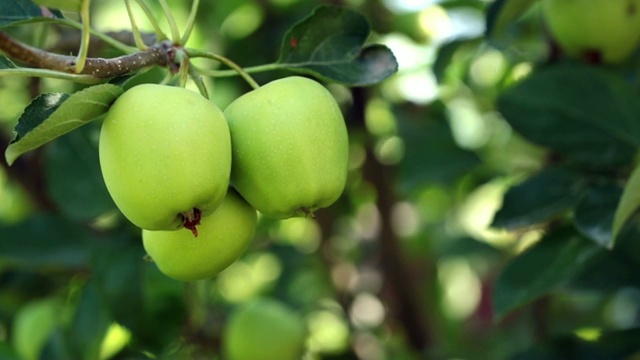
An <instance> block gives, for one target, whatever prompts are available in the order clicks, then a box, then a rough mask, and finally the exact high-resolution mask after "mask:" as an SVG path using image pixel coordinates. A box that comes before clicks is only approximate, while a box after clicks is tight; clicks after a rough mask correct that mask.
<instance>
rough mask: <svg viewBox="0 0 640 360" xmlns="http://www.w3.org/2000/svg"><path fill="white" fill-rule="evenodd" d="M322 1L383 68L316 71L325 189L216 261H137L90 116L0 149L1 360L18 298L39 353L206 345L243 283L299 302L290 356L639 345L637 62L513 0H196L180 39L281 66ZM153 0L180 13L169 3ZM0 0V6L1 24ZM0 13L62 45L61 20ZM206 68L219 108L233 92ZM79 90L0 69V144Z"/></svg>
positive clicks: (117, 9) (575, 354)
mask: <svg viewBox="0 0 640 360" xmlns="http://www.w3.org/2000/svg"><path fill="white" fill-rule="evenodd" d="M93 3H94V4H93V9H92V14H93V18H92V23H93V26H94V27H96V28H100V29H113V30H114V31H118V30H122V29H129V27H130V25H129V23H128V20H127V17H126V15H125V14H126V12H125V9H124V6H123V4H121V2H112V1H94V2H93ZM323 3H325V4H326V3H334V4H335V3H337V4H339V5H345V6H348V7H350V8H353V9H356V10H358V11H360V12H362V13H363V14H364V15H365V16H366V17H367V18H368V19H369V21H370V25H371V29H372V30H373V34H372V36H371V37H370V38H369V41H374V42H376V43H380V44H384V45H386V46H388V47H389V48H390V49H391V50H392V51H393V53H394V55H395V57H396V59H397V61H398V63H399V71H398V73H397V74H396V75H394V76H393V77H391V78H389V79H388V80H385V81H384V82H382V83H380V84H377V85H374V86H367V87H353V88H349V87H346V86H344V85H339V84H335V83H331V84H328V87H329V89H330V90H331V91H332V92H333V94H334V95H335V96H336V99H337V100H338V102H339V103H340V105H341V107H342V109H343V111H344V113H345V118H346V121H347V125H348V129H349V133H350V141H351V145H350V146H351V147H350V169H349V182H348V185H347V189H346V191H345V193H344V195H343V196H342V198H341V199H340V200H339V201H338V203H336V204H334V205H333V206H332V207H330V208H328V209H324V210H322V211H319V212H318V213H317V219H315V220H311V219H304V218H297V219H290V220H286V221H272V220H268V219H265V218H262V219H261V220H260V223H259V229H258V232H257V235H256V238H255V240H254V242H253V244H252V245H251V247H250V249H249V251H248V252H247V253H246V254H245V255H244V256H243V257H242V258H241V259H240V260H239V261H238V262H236V263H235V264H234V265H233V266H231V267H230V268H229V269H227V270H226V271H224V272H223V273H222V274H220V275H219V276H218V277H216V278H214V279H210V280H206V281H199V282H195V283H187V284H185V283H180V282H177V281H174V280H171V279H169V278H166V277H164V276H163V275H162V274H160V273H159V272H158V270H157V269H156V267H155V265H154V264H153V263H149V262H145V261H143V257H144V250H143V249H142V244H141V239H140V232H139V230H138V229H136V228H134V227H133V226H132V225H130V224H129V223H128V222H127V221H126V220H125V219H124V218H123V217H122V216H121V215H120V214H119V212H118V211H117V209H116V208H115V206H114V204H113V203H112V201H111V199H110V197H109V195H108V193H107V191H106V188H105V186H104V183H103V181H102V177H101V173H100V168H99V164H98V158H97V156H98V155H97V135H98V131H99V122H95V123H91V124H89V125H85V126H83V127H81V128H79V129H77V130H75V131H72V132H70V133H68V134H66V135H64V136H62V137H60V138H58V139H56V140H55V141H53V142H51V143H49V144H47V145H46V146H44V147H41V148H38V149H36V150H34V151H30V152H27V153H26V154H25V155H23V156H21V157H20V158H19V159H18V160H16V162H15V163H14V164H13V165H12V166H11V167H8V166H7V164H6V163H3V164H2V165H3V167H0V289H1V291H0V357H1V358H3V359H18V358H19V357H18V355H17V354H16V352H15V346H16V338H17V334H18V333H19V332H20V331H22V330H20V329H19V328H17V326H16V324H17V323H18V321H17V319H18V318H20V317H29V316H32V317H34V318H35V319H36V320H33V321H35V322H36V323H37V324H38V325H39V326H38V327H37V328H38V329H40V331H39V332H42V335H41V336H40V335H38V333H39V332H37V333H36V332H33V333H32V334H31V336H30V338H31V340H32V341H34V342H37V341H41V342H42V343H44V344H45V345H44V352H43V354H42V356H41V358H46V359H49V358H51V359H54V358H67V359H97V358H99V359H108V358H111V359H131V358H136V359H137V358H194V359H199V358H212V357H215V356H216V354H218V352H219V345H220V334H221V331H222V329H223V328H224V326H225V321H226V319H227V318H228V317H229V315H230V314H231V313H233V311H234V309H236V308H237V306H238V305H240V304H242V303H244V302H246V301H248V300H250V299H252V298H255V297H259V296H266V297H273V298H276V299H279V300H281V301H283V302H285V303H287V304H289V305H290V306H291V307H292V308H294V309H295V310H296V311H298V312H299V313H300V314H302V315H303V316H304V318H305V321H306V324H307V326H308V329H309V338H308V341H307V345H308V354H307V356H308V358H309V359H353V358H359V359H367V360H369V359H372V360H373V359H424V358H428V359H453V358H462V359H619V358H629V357H632V356H633V355H634V354H636V356H638V354H639V353H640V326H639V325H640V324H639V319H640V317H639V309H640V307H639V304H640V291H639V289H640V278H638V275H637V274H639V273H640V244H638V239H639V237H638V235H639V234H638V227H637V220H636V219H635V217H634V214H635V211H636V209H637V206H638V201H639V200H637V199H634V194H637V187H638V186H640V185H638V183H639V182H640V174H636V173H634V172H633V170H634V166H635V159H636V154H637V148H638V145H639V144H640V125H639V124H640V122H639V118H640V105H638V104H640V102H638V101H637V100H638V96H639V95H638V90H639V87H638V67H637V64H638V60H639V59H638V56H634V57H633V58H632V59H630V60H629V62H628V63H625V64H621V65H618V66H615V67H614V66H603V65H593V64H585V63H582V62H580V61H577V60H567V59H564V58H563V57H562V56H560V57H558V56H554V53H553V51H552V47H551V46H550V45H549V40H548V39H547V38H546V35H545V32H544V29H543V27H542V22H541V20H540V14H539V12H538V10H537V8H536V7H535V6H534V7H532V8H530V9H529V8H528V5H530V4H532V3H533V2H532V1H527V2H523V1H503V0H497V1H494V2H488V1H481V0H443V1H439V2H432V1H426V0H425V1H397V0H374V1H363V0H344V1H327V2H321V1H315V0H269V1H255V0H242V1H203V2H202V4H201V9H200V12H199V18H198V21H197V25H196V28H195V32H194V35H193V36H192V39H191V40H190V43H189V45H190V46H191V47H193V48H204V49H212V50H214V51H216V52H219V53H223V54H225V56H227V57H228V58H230V59H233V60H234V61H235V62H237V63H238V64H240V65H241V66H253V65H260V64H265V63H271V62H274V61H279V62H284V61H288V59H289V60H290V59H291V58H295V56H300V55H299V54H288V55H287V56H284V57H280V55H281V53H280V50H281V48H280V46H281V39H282V38H283V37H284V36H285V33H286V31H287V29H289V28H290V27H291V26H292V25H293V24H295V23H297V22H298V21H299V20H300V19H302V18H304V17H305V16H307V15H308V14H309V13H310V12H311V11H312V10H313V9H314V8H315V7H316V6H317V5H319V4H323ZM150 5H151V6H152V8H153V9H154V11H156V12H157V13H158V14H160V12H161V9H160V7H159V6H157V4H155V3H152V2H150ZM172 6H173V7H172V10H174V11H175V13H174V15H175V16H176V18H177V20H178V22H179V23H180V22H181V23H184V22H185V21H186V17H187V16H188V12H189V5H188V4H186V3H184V4H182V3H181V4H177V3H176V4H172ZM11 10H12V7H11V1H9V2H3V3H2V4H0V14H2V15H5V16H0V25H3V24H4V23H3V21H7V20H6V19H7V18H8V17H9V15H10V14H11ZM143 18H144V17H143V16H140V19H143ZM141 21H142V20H141ZM141 26H142V28H143V29H145V30H151V28H150V26H149V24H145V23H144V22H143V23H142V24H141ZM34 29H35V30H34ZM7 31H10V32H11V33H12V34H13V35H15V36H18V37H21V38H23V39H27V40H29V42H30V43H32V44H37V45H39V46H41V47H43V48H54V47H55V49H56V50H60V51H62V52H68V51H73V50H75V49H76V48H77V46H76V45H75V44H76V43H77V36H78V34H77V31H75V30H71V29H69V28H67V27H58V26H57V25H52V24H41V23H39V24H31V23H28V22H26V24H25V25H21V26H13V27H11V28H8V30H7ZM364 40H365V39H355V40H354V41H356V42H357V43H359V44H358V45H360V44H362V42H363V41H364ZM69 44H72V45H69ZM65 46H67V47H68V49H67V48H65ZM91 49H92V51H95V52H96V53H95V54H92V56H96V55H100V56H114V55H117V53H116V52H114V50H113V49H110V48H107V47H100V46H94V47H92V48H91ZM374 51H376V50H375V49H374ZM302 56H303V57H304V54H302ZM345 66H347V67H348V65H345ZM10 67H13V64H11V63H8V62H0V68H10ZM346 71H347V73H349V71H351V70H346ZM287 74H289V73H288V72H286V71H274V72H265V73H260V74H256V75H255V78H256V79H257V80H258V82H259V83H265V82H268V81H269V80H271V79H275V78H278V77H281V76H284V75H287ZM161 78H162V76H161V74H159V73H158V72H157V71H155V70H150V71H148V72H145V73H144V74H143V75H142V76H141V77H138V78H136V79H135V81H139V82H145V81H146V82H153V81H159V80H161ZM207 85H208V86H209V89H210V92H211V94H212V97H213V99H214V101H215V102H216V103H217V104H218V105H219V106H220V107H222V108H224V107H225V106H226V105H227V104H228V103H229V102H230V101H232V100H233V99H234V98H236V97H237V96H239V95H241V94H242V93H244V92H246V91H248V90H249V87H248V85H246V84H245V83H244V82H243V81H242V80H241V79H239V78H219V79H215V80H211V81H208V83H207ZM83 87H84V85H78V84H72V83H71V82H67V81H61V80H52V79H47V80H37V79H30V78H17V77H0V105H1V106H0V149H1V150H5V149H6V147H7V146H8V144H9V142H10V140H11V139H12V137H13V134H12V133H11V130H12V129H13V127H14V126H15V124H16V123H17V121H18V119H19V118H20V115H21V114H22V112H23V109H24V108H25V107H26V106H27V105H28V104H29V103H30V101H31V99H32V98H36V97H37V96H38V95H39V94H40V93H43V92H66V93H73V92H74V91H77V90H80V89H81V88H83ZM3 152H4V151H3ZM2 161H4V160H2ZM632 174H633V175H632ZM621 199H622V200H621ZM34 314H36V315H34ZM31 346H35V345H33V344H31ZM34 356H36V355H34ZM34 358H36V357H34Z"/></svg>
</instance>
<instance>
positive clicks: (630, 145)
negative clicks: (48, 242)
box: [498, 63, 640, 168]
mask: <svg viewBox="0 0 640 360" xmlns="http://www.w3.org/2000/svg"><path fill="white" fill-rule="evenodd" d="M498 108H499V110H500V111H501V112H502V114H503V115H504V117H505V118H506V120H507V121H508V122H509V124H511V126H513V128H514V129H515V130H516V131H518V132H519V133H520V134H522V136H524V137H525V138H527V139H528V140H530V141H532V142H534V143H536V144H539V145H542V146H545V147H548V148H550V149H552V150H555V151H556V152H558V153H559V154H560V155H563V156H564V157H566V159H567V160H568V161H570V162H573V163H576V164H578V165H582V166H585V167H590V168H597V167H613V166H618V165H621V164H627V163H630V162H631V161H632V160H633V158H634V156H635V154H636V152H637V149H638V145H640V121H639V119H640V102H638V92H637V91H636V90H635V89H634V88H632V87H631V86H630V85H629V84H627V83H626V82H625V81H624V80H623V79H622V78H621V76H619V74H614V73H610V72H609V71H608V70H605V69H600V68H596V67H593V66H588V65H584V64H579V63H559V64H555V65H551V66H546V67H543V68H540V69H537V70H536V71H534V72H533V73H532V74H531V75H530V76H529V77H528V78H527V79H525V80H524V81H522V82H521V83H519V84H518V85H516V86H514V87H512V88H510V89H508V90H506V91H505V92H504V93H503V94H502V95H501V96H500V97H499V99H498Z"/></svg>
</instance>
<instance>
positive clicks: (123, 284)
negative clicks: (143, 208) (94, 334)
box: [91, 237, 145, 330]
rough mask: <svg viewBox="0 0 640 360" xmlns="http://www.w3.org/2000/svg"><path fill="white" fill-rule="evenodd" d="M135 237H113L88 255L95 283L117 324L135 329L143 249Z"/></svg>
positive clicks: (139, 309) (139, 316)
mask: <svg viewBox="0 0 640 360" xmlns="http://www.w3.org/2000/svg"><path fill="white" fill-rule="evenodd" d="M138 240H139V239H131V238H129V237H124V238H120V237H115V238H111V239H107V241H106V242H103V243H101V244H100V245H98V246H97V247H96V248H95V249H94V250H93V254H92V258H91V263H92V269H93V275H94V280H95V284H96V286H97V287H98V289H99V290H100V294H101V296H102V298H103V299H104V301H105V304H106V306H107V308H108V309H109V311H110V313H111V314H112V315H113V317H114V320H115V321H117V322H118V323H119V324H121V325H123V326H126V327H127V328H129V329H132V330H139V329H140V327H141V326H142V325H143V324H140V323H141V322H142V321H143V320H144V317H143V316H142V313H143V289H144V286H143V283H142V281H143V279H142V276H143V274H142V268H143V266H144V264H145V262H144V260H143V258H144V249H143V248H142V245H141V243H140V242H139V241H138Z"/></svg>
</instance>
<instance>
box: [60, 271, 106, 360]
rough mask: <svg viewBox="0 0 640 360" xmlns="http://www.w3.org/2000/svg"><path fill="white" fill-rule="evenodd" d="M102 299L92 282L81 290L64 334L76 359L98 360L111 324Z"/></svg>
mask: <svg viewBox="0 0 640 360" xmlns="http://www.w3.org/2000/svg"><path fill="white" fill-rule="evenodd" d="M104 300H105V299H104V298H103V297H102V294H100V291H99V289H98V287H97V285H96V284H95V282H94V281H93V280H89V281H88V282H87V283H86V284H85V285H84V287H83V288H82V294H81V296H80V302H79V304H78V307H77V309H76V313H75V315H74V317H73V320H72V322H71V324H70V328H69V329H68V332H67V333H66V335H67V337H66V340H67V343H68V344H69V345H70V350H71V353H72V354H74V355H75V356H74V358H76V359H98V358H99V356H98V355H99V354H100V345H101V344H102V339H103V338H104V336H105V335H106V333H107V329H108V328H109V325H110V324H111V320H112V319H111V316H110V314H109V311H108V310H107V308H106V304H105V303H104Z"/></svg>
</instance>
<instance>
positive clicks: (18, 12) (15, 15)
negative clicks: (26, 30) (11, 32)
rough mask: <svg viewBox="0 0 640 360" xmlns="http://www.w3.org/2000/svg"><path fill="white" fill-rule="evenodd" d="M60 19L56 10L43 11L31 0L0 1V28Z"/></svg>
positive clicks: (59, 14) (60, 16)
mask: <svg viewBox="0 0 640 360" xmlns="http://www.w3.org/2000/svg"><path fill="white" fill-rule="evenodd" d="M55 18H60V19H61V18H62V14H61V13H60V12H59V11H56V10H53V11H51V10H47V9H43V8H41V7H40V6H38V5H36V4H34V3H33V1H31V0H2V1H0V27H5V26H11V25H17V24H21V23H27V22H37V21H49V20H51V19H55Z"/></svg>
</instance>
